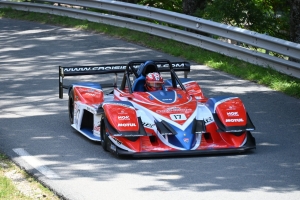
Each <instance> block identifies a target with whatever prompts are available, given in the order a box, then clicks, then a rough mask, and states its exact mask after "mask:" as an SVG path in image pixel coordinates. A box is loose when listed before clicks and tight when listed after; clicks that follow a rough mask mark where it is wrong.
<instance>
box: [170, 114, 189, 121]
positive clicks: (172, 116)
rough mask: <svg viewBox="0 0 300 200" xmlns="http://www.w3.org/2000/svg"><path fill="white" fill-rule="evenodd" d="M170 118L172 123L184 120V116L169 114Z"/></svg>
mask: <svg viewBox="0 0 300 200" xmlns="http://www.w3.org/2000/svg"><path fill="white" fill-rule="evenodd" d="M170 117H171V119H172V120H174V121H176V120H186V116H185V114H171V115H170Z"/></svg>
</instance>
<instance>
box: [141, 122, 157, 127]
mask: <svg viewBox="0 0 300 200" xmlns="http://www.w3.org/2000/svg"><path fill="white" fill-rule="evenodd" d="M142 124H143V126H145V127H148V128H152V127H153V126H155V124H150V123H146V122H143V123H142Z"/></svg>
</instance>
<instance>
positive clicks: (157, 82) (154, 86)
mask: <svg viewBox="0 0 300 200" xmlns="http://www.w3.org/2000/svg"><path fill="white" fill-rule="evenodd" d="M163 84H164V79H163V78H162V77H161V76H160V74H159V73H157V72H153V73H149V74H147V76H146V84H145V88H146V90H147V91H156V90H162V86H163Z"/></svg>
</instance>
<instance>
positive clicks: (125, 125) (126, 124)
mask: <svg viewBox="0 0 300 200" xmlns="http://www.w3.org/2000/svg"><path fill="white" fill-rule="evenodd" d="M118 126H123V127H133V126H136V124H135V123H118Z"/></svg>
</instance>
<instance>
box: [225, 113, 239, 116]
mask: <svg viewBox="0 0 300 200" xmlns="http://www.w3.org/2000/svg"><path fill="white" fill-rule="evenodd" d="M227 116H228V117H237V116H239V113H238V112H227Z"/></svg>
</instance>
